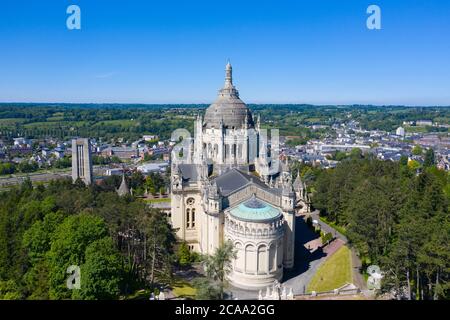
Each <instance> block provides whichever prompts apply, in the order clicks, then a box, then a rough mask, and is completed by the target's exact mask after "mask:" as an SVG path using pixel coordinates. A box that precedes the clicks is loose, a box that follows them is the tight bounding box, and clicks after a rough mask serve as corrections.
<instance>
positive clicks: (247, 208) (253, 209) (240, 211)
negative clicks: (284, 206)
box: [230, 197, 281, 222]
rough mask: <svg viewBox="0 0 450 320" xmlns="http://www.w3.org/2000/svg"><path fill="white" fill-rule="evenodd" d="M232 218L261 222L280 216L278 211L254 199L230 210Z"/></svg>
mask: <svg viewBox="0 0 450 320" xmlns="http://www.w3.org/2000/svg"><path fill="white" fill-rule="evenodd" d="M230 213H231V215H232V216H233V217H235V218H237V219H239V220H244V221H255V222H262V221H266V220H273V219H275V218H277V217H279V216H280V215H281V212H280V210H278V209H276V208H275V207H272V206H271V205H270V204H268V203H266V202H264V201H261V200H259V199H257V198H255V197H253V198H251V199H250V200H247V201H244V202H243V203H241V204H240V205H238V206H237V207H235V208H233V209H231V210H230Z"/></svg>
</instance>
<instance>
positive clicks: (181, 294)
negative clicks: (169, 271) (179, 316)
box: [171, 278, 197, 299]
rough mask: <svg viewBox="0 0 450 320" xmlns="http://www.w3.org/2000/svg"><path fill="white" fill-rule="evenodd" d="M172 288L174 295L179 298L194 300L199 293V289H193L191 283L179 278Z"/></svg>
mask: <svg viewBox="0 0 450 320" xmlns="http://www.w3.org/2000/svg"><path fill="white" fill-rule="evenodd" d="M171 287H172V293H173V294H174V295H175V296H176V297H177V298H191V299H194V298H195V294H196V293H197V289H195V288H194V287H192V285H191V284H190V283H189V282H187V281H186V280H182V279H179V278H178V279H175V281H174V282H173V284H172V285H171Z"/></svg>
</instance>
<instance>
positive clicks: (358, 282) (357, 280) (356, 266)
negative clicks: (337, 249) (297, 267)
mask: <svg viewBox="0 0 450 320" xmlns="http://www.w3.org/2000/svg"><path fill="white" fill-rule="evenodd" d="M311 218H312V219H313V220H317V221H318V224H319V226H320V228H321V229H322V230H323V231H325V232H331V233H332V234H333V236H334V237H335V238H337V239H340V240H342V241H344V243H346V244H348V239H347V237H346V236H344V235H343V234H341V233H340V232H339V231H337V230H335V229H334V228H333V227H331V226H330V225H328V224H326V223H325V222H323V221H322V220H320V218H319V210H316V211H314V212H311ZM349 248H350V250H351V254H352V273H353V277H352V278H353V284H354V285H355V286H357V287H358V288H360V289H361V290H366V289H367V284H366V281H365V280H364V278H363V276H362V274H361V272H362V270H361V268H362V263H361V259H359V256H358V254H357V252H356V250H355V248H354V247H353V246H350V245H349Z"/></svg>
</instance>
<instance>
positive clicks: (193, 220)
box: [191, 209, 195, 228]
mask: <svg viewBox="0 0 450 320" xmlns="http://www.w3.org/2000/svg"><path fill="white" fill-rule="evenodd" d="M191 227H192V228H195V209H192V215H191Z"/></svg>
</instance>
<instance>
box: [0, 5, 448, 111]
mask: <svg viewBox="0 0 450 320" xmlns="http://www.w3.org/2000/svg"><path fill="white" fill-rule="evenodd" d="M70 4H77V5H79V6H80V8H81V19H82V21H81V26H82V28H81V30H72V31H71V30H68V29H67V28H66V19H67V17H68V15H67V14H66V8H67V7H68V6H69V5H70ZM370 4H377V5H379V6H380V7H381V10H382V30H377V31H373V30H368V29H367V28H366V19H367V17H368V15H367V14H366V9H367V7H368V6H369V5H370ZM0 9H1V10H0V41H1V42H0V44H1V45H0V101H2V102H13V101H14V102H106V103H110V102H117V103H210V102H212V100H214V98H215V96H216V93H217V90H218V89H219V88H220V87H221V86H222V84H223V77H224V67H225V64H226V61H227V59H228V58H229V59H230V60H231V63H232V65H233V68H234V80H235V81H234V82H235V85H236V86H237V88H238V89H239V90H240V93H241V97H242V99H243V100H244V101H246V102H248V103H312V104H328V103H331V104H353V103H361V104H407V105H450V41H449V35H450V1H442V0H428V1H426V0H422V1H419V0H408V1H406V0H405V1H400V0H386V1H380V0H372V1H365V0H345V1H338V0H308V1H306V0H305V1H302V0H292V1H289V0H278V1H265V0H258V1H253V0H245V1H242V0H241V1H235V0H227V1H215V0H209V1H203V0H191V1H187V0H184V1H181V0H180V1H178V0H172V1H161V0H159V1H153V0H145V1H144V0H142V1H134V0H128V1H118V0H116V1H114V0H109V1H106V0H71V1H65V0H58V1H54V0H40V1H37V0H2V1H1V3H0Z"/></svg>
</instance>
